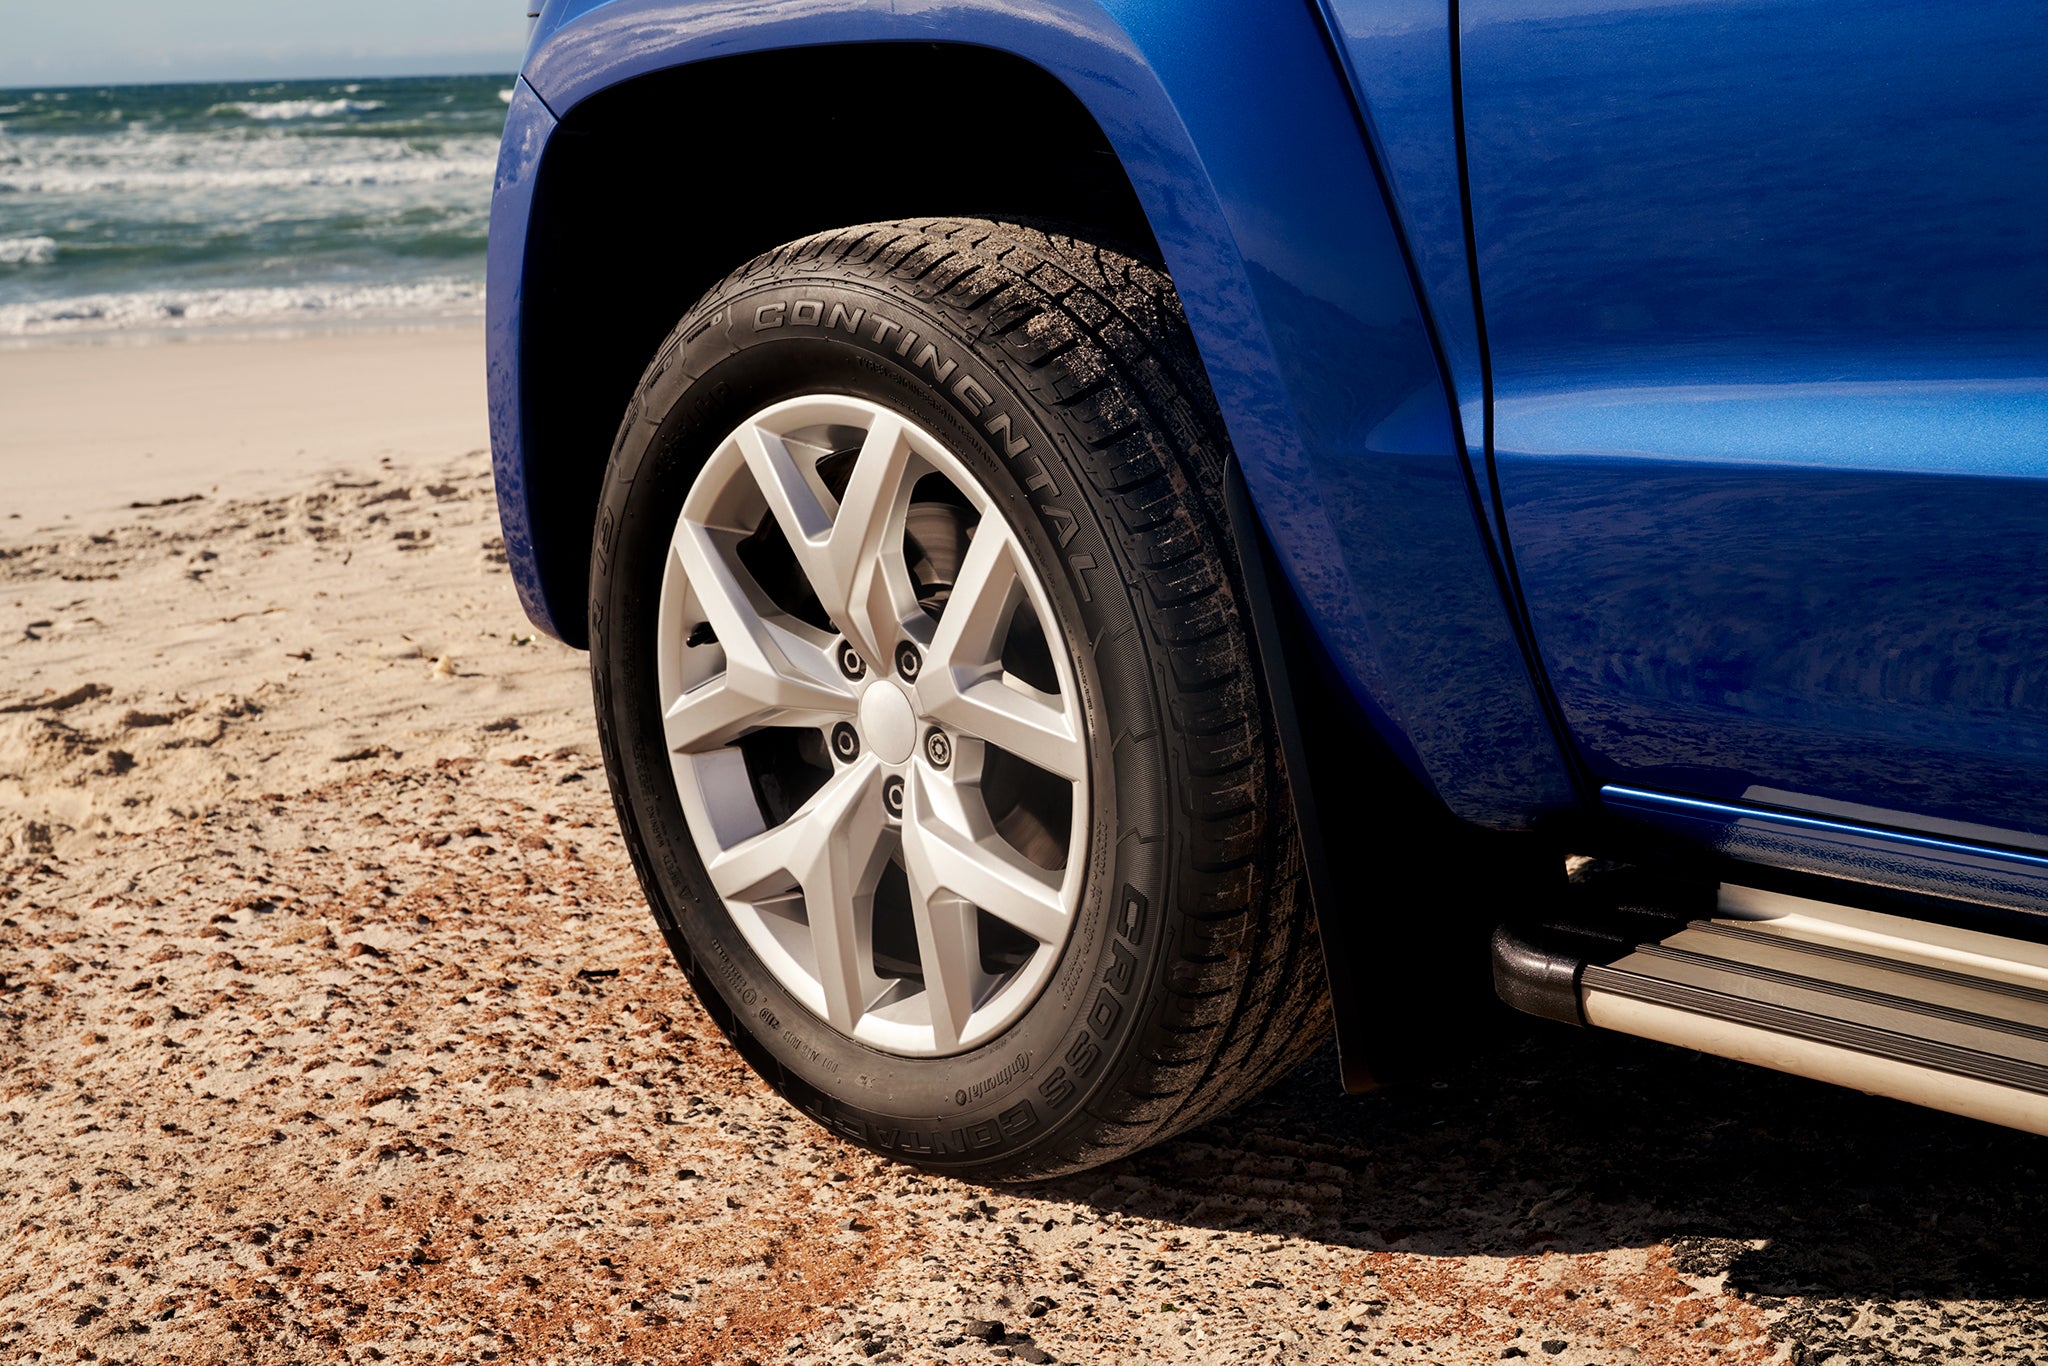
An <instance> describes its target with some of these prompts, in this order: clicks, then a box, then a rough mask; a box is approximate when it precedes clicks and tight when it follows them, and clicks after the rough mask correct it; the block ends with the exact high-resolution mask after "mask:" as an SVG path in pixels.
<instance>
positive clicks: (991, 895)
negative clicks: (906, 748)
mask: <svg viewBox="0 0 2048 1366" xmlns="http://www.w3.org/2000/svg"><path fill="white" fill-rule="evenodd" d="M910 789H911V790H910V802H909V807H908V809H907V810H906V811H905V812H904V814H903V867H904V871H905V872H906V873H908V874H909V878H910V884H911V886H912V888H913V889H916V888H922V889H923V891H924V893H925V896H926V898H927V899H928V900H929V899H933V898H937V897H938V896H939V895H940V894H941V893H951V894H952V895H953V896H956V897H958V898H960V899H961V900H963V901H966V902H969V903H970V904H972V905H975V906H979V907H980V908H981V909H982V910H984V911H987V912H988V913H989V914H990V915H992V916H994V917H995V918H996V919H998V920H1001V921H1003V922H1004V923H1006V924H1009V925H1014V926H1016V927H1017V928H1018V929H1020V930H1022V931H1024V933H1026V934H1028V935H1030V936H1031V937H1032V938H1033V939H1036V940H1037V941H1038V942H1039V943H1041V944H1057V943H1059V942H1060V941H1061V940H1062V939H1063V938H1064V937H1065V936H1066V932H1067V909H1066V907H1065V905H1064V904H1063V903H1062V901H1061V897H1060V889H1061V884H1062V882H1063V880H1064V879H1063V878H1062V876H1061V875H1060V874H1059V873H1053V872H1047V871H1046V870H1045V869H1043V868H1040V867H1039V866H1038V865H1037V864H1034V863H1032V862H1031V861H1030V860H1029V859H1026V858H1025V857H1024V856H1023V855H1021V854H1019V853H1017V852H1016V851H1015V850H1014V849H1012V848H1010V846H1009V844H1008V843H1006V842H1005V841H1004V840H1003V839H1002V837H1001V836H999V835H997V834H996V832H995V830H994V828H993V827H992V826H991V825H990V823H989V820H988V813H987V809H986V808H985V807H984V806H983V805H982V804H981V800H980V797H979V795H978V794H974V793H970V792H968V791H965V790H963V789H960V788H956V787H955V786H954V785H953V784H952V783H949V782H947V781H945V780H944V779H942V778H939V777H936V776H934V775H932V774H929V773H919V774H917V775H916V778H915V780H914V781H913V782H912V783H911V785H910ZM912 899H913V901H914V900H916V897H915V896H913V898H912ZM929 971H930V970H929V968H927V972H929Z"/></svg>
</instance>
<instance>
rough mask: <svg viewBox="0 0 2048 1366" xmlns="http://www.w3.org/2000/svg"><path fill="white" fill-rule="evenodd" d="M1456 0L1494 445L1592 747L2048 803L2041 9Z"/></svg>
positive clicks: (1923, 793) (1623, 761) (2047, 178)
mask: <svg viewBox="0 0 2048 1366" xmlns="http://www.w3.org/2000/svg"><path fill="white" fill-rule="evenodd" d="M1461 13H1462V19H1463V32H1462V35H1461V40H1462V50H1463V59H1464V64H1465V65H1464V73H1463V75H1464V82H1465V89H1466V92H1467V101H1466V109H1465V122H1466V129H1467V137H1468V144H1467V153H1468V159H1469V162H1470V167H1471V192H1472V199H1471V209H1472V218H1473V224H1474V236H1475V241H1476V244H1477V249H1478V271H1479V277H1480V288H1481V291H1482V295H1483V303H1484V307H1485V315H1486V334H1487V339H1488V342H1489V344H1490V361H1491V366H1492V374H1493V394H1492V400H1493V431H1494V449H1493V456H1494V459H1495V462H1496V472H1497V475H1498V478H1499V481H1500V485H1501V489H1502V492H1503V501H1504V505H1505V508H1506V512H1507V518H1506V529H1507V532H1508V539H1509V543H1510V546H1511V549H1512V554H1513V562H1514V565H1515V568H1516V571H1517V574H1518V577H1519V583H1520V588H1521V591H1522V593H1523V595H1524V598H1525V600H1526V602H1527V604H1528V611H1529V616H1530V622H1531V627H1532V633H1533V635H1534V638H1535V640H1536V642H1537V644H1538V647H1539V651H1540V655H1541V658H1542V660H1543V664H1544V667H1545V671H1546V674H1547V678H1548V682H1549V683H1550V685H1551V687H1552V688H1553V689H1554V692H1555V695H1556V697H1557V699H1558V705H1559V709H1560V711H1561V713H1562V714H1563V716H1564V719H1565V721H1566V723H1567V725H1568V727H1569V729H1570V732H1571V734H1572V736H1573V739H1574V741H1575V742H1576V745H1577V748H1578V754H1579V757H1580V758H1581V759H1582V760H1583V761H1584V763H1585V764H1586V766H1587V767H1588V768H1589V769H1590V770H1591V772H1592V773H1593V774H1594V775H1595V776H1596V777H1597V778H1598V779H1600V780H1602V781H1604V782H1609V783H1621V784H1627V785H1631V786H1636V787H1645V788H1665V789H1669V790H1673V791H1679V792H1686V793H1692V794H1696V795H1700V796H1705V797H1712V798H1719V799H1731V798H1738V797H1740V796H1741V794H1743V793H1744V792H1746V791H1748V790H1749V789H1751V788H1752V787H1757V786H1763V787H1769V788H1773V789H1780V790H1786V791H1796V792H1803V793H1808V794H1811V795H1812V796H1813V797H1814V798H1816V799H1818V800H1824V801H1847V802H1857V803H1863V804H1867V805H1870V806H1875V807H1881V808H1885V809H1888V810H1896V811H1905V812H1913V813H1918V815H1919V817H1922V818H1925V819H1930V820H1968V821H1972V822H1975V823H1979V824H1982V825H1986V826H1992V827H2002V828H2005V829H2007V830H2010V831H2013V832H2016V833H2015V836H2014V837H2015V838H2017V837H2018V833H2017V832H2025V831H2028V830H2032V829H2048V784H2044V783H2043V782H2042V781H2041V779H2042V776H2043V773H2044V768H2043V762H2044V759H2048V671H2044V666H2043V661H2044V660H2048V597H2044V593H2048V549H2044V546H2048V535H2044V533H2048V482H2044V479H2043V476H2044V474H2048V252H2043V251H2042V249H2041V247H2042V242H2043V240H2044V238H2043V227H2042V225H2043V224H2044V223H2048V105H2044V104H2043V102H2042V100H2041V99H2040V91H2041V88H2042V87H2041V74H2040V73H2041V72H2042V71H2044V70H2048V14H2044V12H2043V11H2042V10H2041V9H2040V8H2039V7H2038V6H2037V5H2034V4H2032V3H2024V2H2023V0H1993V2H1991V3H1985V4H1980V5H1971V6H1964V7H1946V6H1944V7H1938V8H1930V7H1928V6H1925V5H1918V4H1910V3H1903V2H1902V0H1824V2H1823V0H1792V2H1791V3H1782V2H1780V0H1772V2H1771V3H1760V2H1759V0H1742V2H1741V3H1722V2H1716V3H1694V4H1684V5H1674V4H1667V3H1630V2H1629V0H1611V2H1609V3H1597V4H1590V3H1584V2H1583V0H1465V3H1463V4H1462V6H1461Z"/></svg>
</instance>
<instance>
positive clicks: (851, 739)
mask: <svg viewBox="0 0 2048 1366" xmlns="http://www.w3.org/2000/svg"><path fill="white" fill-rule="evenodd" d="M832 752H833V753H834V754H836V755H838V756H839V758H840V761H841V762H842V763H849V764H850V763H852V762H853V761H854V760H855V759H857V758H859V757H860V733H859V732H858V731H856V730H854V728H853V727H852V726H851V725H849V724H848V723H846V722H844V721H841V722H840V723H839V724H838V725H836V726H834V727H832Z"/></svg>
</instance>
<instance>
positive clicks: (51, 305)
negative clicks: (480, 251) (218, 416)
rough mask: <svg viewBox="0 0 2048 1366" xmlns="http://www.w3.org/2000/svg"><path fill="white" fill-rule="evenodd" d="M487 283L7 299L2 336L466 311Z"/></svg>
mask: <svg viewBox="0 0 2048 1366" xmlns="http://www.w3.org/2000/svg"><path fill="white" fill-rule="evenodd" d="M483 294H484V291H483V285H482V284H480V283H479V282H477V281H476V280H467V279H457V278H454V277H446V278H439V279H432V280H421V281H419V282H417V283H414V284H405V285H303V286H293V287H288V288H245V289H203V290H193V289H160V290H144V291H140V292H137V293H132V294H87V295H81V296H79V297H77V298H72V299H45V300H41V301H39V302H35V303H22V304H0V337H43V336H58V335H65V334H72V333H80V332H101V331H108V332H111V331H121V330H127V329H135V328H159V327H171V328H176V327H190V326H194V325H198V326H208V325H211V326H220V325H231V324H237V323H239V324H249V325H264V324H278V323H284V324H290V323H303V322H321V321H338V322H339V321H348V320H350V319H356V318H366V319H374V318H379V317H394V318H403V317H420V316H427V317H459V316H462V315H465V314H474V313H476V312H478V311H479V310H480V309H481V308H482V306H483Z"/></svg>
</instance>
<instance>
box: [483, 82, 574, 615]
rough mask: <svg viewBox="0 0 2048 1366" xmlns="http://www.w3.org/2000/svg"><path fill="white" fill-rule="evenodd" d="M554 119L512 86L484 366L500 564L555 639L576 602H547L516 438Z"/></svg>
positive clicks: (487, 285) (494, 217)
mask: <svg viewBox="0 0 2048 1366" xmlns="http://www.w3.org/2000/svg"><path fill="white" fill-rule="evenodd" d="M554 128H555V116H554V115H553V114H552V113H550V112H549V110H548V107H547V106H546V105H545V104H543V103H542V102H541V98H540V96H538V95H536V94H535V93H534V91H533V87H532V86H530V85H528V84H527V83H526V82H525V81H524V80H520V81H518V82H516V83H514V85H513V87H512V103H511V106H510V108H508V109H507V110H506V114H505V138H504V141H503V142H502V143H501V144H500V145H499V149H498V173H497V177H496V179H495V180H494V181H493V182H492V186H491V252H490V260H489V262H488V264H487V267H486V273H485V277H484V337H485V362H486V365H487V367H488V372H487V381H488V390H487V392H488V394H489V403H490V418H491V468H492V471H493V473H494V475H495V477H496V483H497V489H498V522H499V525H500V526H501V527H502V529H503V530H504V533H505V559H506V563H507V564H508V566H509V567H510V568H511V570H512V582H513V583H514V584H515V585H516V586H517V587H518V590H519V605H520V606H521V607H524V608H525V609H526V615H527V616H529V617H531V618H532V619H533V621H534V623H535V624H536V625H538V626H540V627H541V628H542V629H543V630H546V631H548V632H550V633H551V634H554V635H557V636H559V635H560V634H561V630H560V628H559V627H557V626H556V625H555V623H556V622H557V621H558V620H561V619H562V618H561V616H559V615H558V614H560V613H568V612H580V611H581V610H582V604H581V603H550V602H548V601H547V598H546V593H545V592H544V591H543V588H542V581H541V573H540V566H539V565H538V564H536V563H535V561H534V558H533V532H532V520H531V514H530V511H529V508H528V504H527V497H526V483H527V481H526V451H525V447H524V446H523V445H522V444H521V442H520V439H519V395H520V384H521V380H522V376H521V371H520V368H519V296H520V284H521V278H522V275H523V273H524V266H525V257H524V252H523V250H522V249H523V248H524V246H525V243H526V225H527V220H528V218H529V217H530V216H531V215H532V212H533V187H534V175H535V172H536V171H538V169H539V167H540V155H541V152H542V150H543V149H544V148H545V147H546V146H547V140H548V135H549V134H550V133H552V132H553V131H554Z"/></svg>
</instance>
